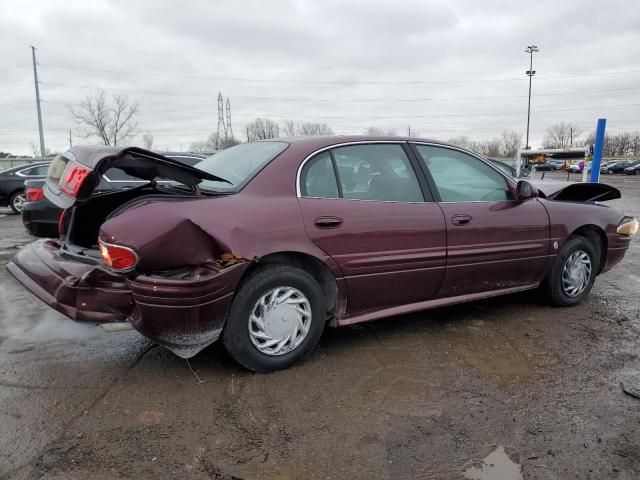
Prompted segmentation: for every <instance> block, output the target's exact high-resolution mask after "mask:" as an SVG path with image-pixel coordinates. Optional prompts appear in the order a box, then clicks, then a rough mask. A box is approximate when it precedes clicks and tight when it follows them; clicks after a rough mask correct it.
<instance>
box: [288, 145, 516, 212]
mask: <svg viewBox="0 0 640 480" xmlns="http://www.w3.org/2000/svg"><path fill="white" fill-rule="evenodd" d="M372 143H389V144H400V145H402V144H405V143H406V144H413V145H427V146H430V147H439V148H446V149H449V150H455V151H458V152H462V153H466V154H467V155H470V156H471V157H473V158H476V159H478V160H480V161H481V162H482V163H483V164H485V165H487V166H488V167H490V168H491V169H493V170H494V171H495V172H498V173H499V174H500V176H502V178H504V179H505V180H506V181H507V183H511V185H513V186H514V187H515V186H517V182H516V181H515V179H513V178H511V177H509V176H508V175H506V174H505V173H504V172H503V171H501V170H500V169H499V168H498V167H496V166H495V165H493V164H492V163H491V162H489V161H488V160H486V159H484V158H483V157H482V156H480V155H478V154H477V153H475V152H472V151H470V150H466V149H464V148H460V147H455V146H451V145H444V144H442V143H433V142H421V141H415V140H359V141H355V142H344V143H336V144H334V145H329V146H327V147H322V148H320V149H318V150H315V151H314V152H312V153H310V154H309V155H307V156H306V157H305V159H304V160H303V161H302V162H301V163H300V165H299V166H298V171H297V172H296V196H297V197H298V198H315V199H320V198H321V199H325V200H355V201H360V202H387V203H500V202H513V201H515V200H513V199H512V200H500V201H495V200H494V201H491V200H487V201H484V200H472V201H469V202H435V200H433V201H431V202H429V201H427V200H424V201H423V202H398V201H391V200H364V199H359V198H331V197H303V196H302V192H301V189H300V175H301V174H302V169H303V168H304V166H305V164H306V163H307V162H308V161H309V160H310V159H311V158H312V157H315V156H316V155H318V154H319V153H322V152H325V151H327V150H331V149H332V148H338V147H346V146H350V145H366V144H372Z"/></svg>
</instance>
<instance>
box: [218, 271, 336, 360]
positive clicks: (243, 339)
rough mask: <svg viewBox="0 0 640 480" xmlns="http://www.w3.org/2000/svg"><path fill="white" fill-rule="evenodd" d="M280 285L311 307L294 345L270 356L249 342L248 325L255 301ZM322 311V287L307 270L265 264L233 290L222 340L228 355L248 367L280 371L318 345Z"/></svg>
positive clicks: (324, 309) (320, 333) (323, 317)
mask: <svg viewBox="0 0 640 480" xmlns="http://www.w3.org/2000/svg"><path fill="white" fill-rule="evenodd" d="M282 286H287V287H293V288H295V289H297V290H299V291H300V292H302V293H303V294H304V295H305V296H306V297H307V299H308V300H309V304H310V307H311V325H310V326H309V330H308V332H307V335H306V336H305V337H304V340H302V342H301V343H300V344H299V345H298V346H297V347H295V348H294V349H293V350H291V351H289V352H287V353H284V354H281V355H276V356H274V355H268V354H265V353H263V352H261V351H260V350H258V348H257V347H256V346H255V345H254V344H253V342H252V341H251V338H250V336H249V328H248V324H249V316H250V315H251V312H252V310H253V308H254V307H255V305H256V303H257V302H258V300H259V299H260V298H261V297H262V296H263V295H264V294H266V293H267V292H269V291H270V290H272V289H274V288H277V287H282ZM326 311H327V309H326V304H325V298H324V293H323V291H322V288H321V287H320V285H318V282H317V281H316V280H315V279H314V278H313V277H312V276H311V275H310V274H309V273H307V272H306V271H304V270H302V269H300V268H297V267H293V266H290V265H284V264H273V265H268V264H267V265H265V266H264V267H262V268H261V269H260V270H258V271H257V272H255V273H254V274H252V275H251V277H250V278H249V279H248V280H247V281H246V282H244V283H243V284H242V286H241V287H240V290H239V291H238V292H237V293H236V296H235V298H234V299H233V303H232V304H231V308H230V309H229V315H228V316H227V323H226V325H225V327H224V331H223V332H222V342H223V344H224V346H225V348H226V350H227V351H228V352H229V354H230V355H231V357H233V359H234V360H235V361H236V362H238V363H239V364H240V365H242V366H243V367H245V368H247V369H248V370H252V371H254V372H272V371H274V370H281V369H283V368H287V367H288V366H290V365H292V364H293V363H295V362H297V361H299V360H300V359H302V358H303V357H305V356H306V355H307V354H308V353H309V352H311V350H313V348H314V347H315V346H316V345H317V344H318V342H319V341H320V337H321V336H322V332H323V330H324V326H325V323H326V316H327V315H326Z"/></svg>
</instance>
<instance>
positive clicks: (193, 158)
mask: <svg viewBox="0 0 640 480" xmlns="http://www.w3.org/2000/svg"><path fill="white" fill-rule="evenodd" d="M164 155H165V156H167V157H168V158H171V159H173V160H176V161H178V162H181V163H184V164H185V165H190V166H193V165H196V164H197V163H200V162H201V161H202V160H203V159H204V158H205V156H204V155H200V154H198V153H187V152H166V153H164ZM146 183H148V182H147V181H146V180H140V179H139V178H137V177H133V176H131V175H128V174H127V173H125V172H124V171H123V170H121V169H118V168H112V169H110V170H109V171H108V172H105V174H104V175H103V176H102V178H101V180H100V184H99V185H98V186H97V187H96V189H95V193H96V194H99V193H102V192H112V191H114V190H124V189H129V188H135V187H139V186H141V185H144V184H146ZM44 184H45V178H39V179H34V180H27V182H26V185H25V186H26V190H25V193H26V196H25V199H26V203H25V204H24V206H23V208H22V223H23V224H24V226H25V228H26V229H27V230H28V231H29V233H31V234H32V235H35V236H36V237H50V238H56V237H58V235H59V232H58V230H59V224H60V220H61V215H62V209H60V208H58V207H56V206H55V205H54V204H53V203H51V202H50V201H49V200H48V199H47V198H46V197H45V196H44V191H43V188H44Z"/></svg>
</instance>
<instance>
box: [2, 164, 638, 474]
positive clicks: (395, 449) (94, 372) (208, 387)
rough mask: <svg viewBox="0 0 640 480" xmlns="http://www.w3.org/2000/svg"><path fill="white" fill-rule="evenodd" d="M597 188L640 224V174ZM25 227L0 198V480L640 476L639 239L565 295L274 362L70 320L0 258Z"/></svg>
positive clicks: (337, 341)
mask: <svg viewBox="0 0 640 480" xmlns="http://www.w3.org/2000/svg"><path fill="white" fill-rule="evenodd" d="M546 178H556V179H560V178H563V176H562V174H559V173H557V174H556V173H552V174H548V175H546ZM576 179H577V177H576ZM602 181H603V182H605V183H610V184H612V185H614V186H617V187H618V188H620V189H621V191H622V193H623V198H622V199H621V200H616V201H613V202H608V204H609V205H611V206H615V207H618V208H621V209H623V210H625V211H626V212H628V213H630V214H633V215H635V216H636V217H640V178H638V177H627V176H611V177H609V176H604V177H603V179H602ZM5 214H6V215H5ZM2 215H4V216H2ZM31 240H32V238H30V237H29V236H28V235H27V234H26V232H25V231H24V229H23V227H22V225H21V223H20V219H19V217H17V216H14V215H9V214H8V212H7V211H0V478H2V479H4V478H7V479H8V478H61V479H62V478H64V479H70V478H71V479H75V478H77V479H86V478H92V479H103V478H104V479H107V478H158V477H163V478H194V479H208V478H209V479H245V480H248V479H281V480H284V479H315V478H318V479H346V478H349V479H360V478H362V479H373V478H376V479H377V478H381V479H398V478H419V479H448V478H454V479H455V478H472V479H473V478H477V479H492V478H505V479H511V478H513V479H517V478H527V479H563V480H564V479H573V478H580V479H585V478H594V479H603V478H614V479H637V478H640V399H638V398H634V397H633V396H631V395H628V394H626V393H624V392H623V390H622V388H621V382H622V384H623V385H625V386H627V387H629V386H630V387H633V386H636V388H640V347H639V340H640V313H639V312H640V310H639V307H640V294H639V292H640V240H639V238H638V237H636V238H635V239H634V241H633V243H632V246H631V249H630V251H629V252H628V253H627V256H626V259H625V261H624V262H623V263H622V264H620V265H619V266H617V267H616V268H615V269H614V270H613V271H611V272H608V273H606V274H604V275H602V276H600V277H599V278H598V279H597V280H596V283H595V287H594V289H593V291H592V293H591V296H590V297H589V299H588V300H587V301H586V302H585V303H584V304H582V305H580V306H577V307H574V308H569V309H559V308H552V307H548V306H546V305H545V303H544V300H543V299H542V298H540V296H539V294H538V293H537V292H535V291H534V292H528V293H524V294H517V295H512V296H508V297H502V298H495V299H492V300H487V301H481V302H476V303H470V304H467V305H461V306H456V307H450V308H445V309H441V310H436V311H429V312H422V313H418V314H413V315H407V316H402V317H394V318H389V319H386V320H382V321H378V322H374V323H370V324H363V325H360V326H353V327H349V328H344V329H339V330H334V329H328V330H327V331H326V334H325V336H324V338H323V340H322V341H321V343H320V345H319V347H318V348H317V349H316V350H315V352H314V353H313V354H312V355H311V356H310V357H309V358H308V359H307V360H305V361H304V362H302V363H300V364H298V365H296V366H294V367H293V368H290V369H288V370H285V371H281V372H277V373H272V374H252V373H249V372H247V371H244V370H242V369H241V368H240V367H238V366H237V365H236V364H235V363H233V361H232V360H230V359H229V358H228V356H227V355H226V354H225V352H224V351H223V349H222V348H221V347H220V346H218V345H213V346H211V347H209V348H207V349H206V350H204V351H203V352H202V353H200V354H199V355H197V356H196V357H195V358H193V359H191V360H190V362H187V361H185V360H183V359H180V358H178V357H177V356H175V355H173V354H171V353H170V352H168V351H166V350H164V349H162V348H160V347H157V346H155V345H154V344H153V343H151V342H150V341H148V340H147V339H145V338H144V337H142V336H140V335H139V334H137V333H136V332H131V331H128V332H117V333H106V332H104V331H102V330H101V329H100V328H98V327H89V326H84V325H78V324H75V323H73V322H72V321H70V320H67V319H65V318H64V317H62V316H60V315H58V314H57V313H55V312H54V311H52V310H50V309H48V308H47V307H45V306H44V305H43V304H41V303H40V302H39V301H38V300H37V299H36V298H35V297H33V296H32V295H31V294H29V293H28V292H27V291H26V290H24V289H22V288H21V287H19V286H18V285H17V284H16V283H15V282H14V281H13V280H12V279H11V278H10V277H9V276H8V275H7V273H6V271H5V269H4V265H6V263H7V262H8V260H9V259H10V258H11V256H12V255H13V254H14V253H15V251H16V249H17V248H19V247H20V246H21V245H23V244H25V243H27V242H29V241H31ZM499 473H502V474H503V475H504V476H501V477H500V476H497V475H498V474H499Z"/></svg>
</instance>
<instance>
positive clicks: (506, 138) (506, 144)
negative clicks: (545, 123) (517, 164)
mask: <svg viewBox="0 0 640 480" xmlns="http://www.w3.org/2000/svg"><path fill="white" fill-rule="evenodd" d="M521 145H522V134H521V133H518V132H513V131H512V132H508V131H507V130H505V131H503V132H502V154H503V155H504V156H505V157H514V156H515V155H516V153H518V149H519V148H520V146H521Z"/></svg>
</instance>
